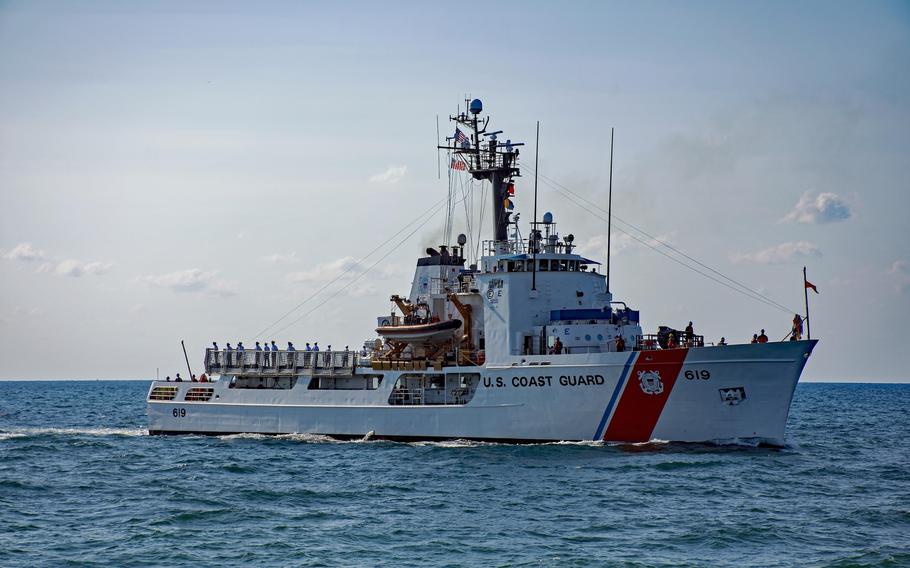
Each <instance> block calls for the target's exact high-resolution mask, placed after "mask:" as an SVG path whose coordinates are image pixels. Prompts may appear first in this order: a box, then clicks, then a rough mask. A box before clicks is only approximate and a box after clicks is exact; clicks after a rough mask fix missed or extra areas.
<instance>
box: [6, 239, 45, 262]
mask: <svg viewBox="0 0 910 568" xmlns="http://www.w3.org/2000/svg"><path fill="white" fill-rule="evenodd" d="M45 256H46V255H45V254H44V251H43V250H38V249H36V248H35V247H33V246H32V243H19V244H18V245H16V248H14V249H13V250H11V251H9V252H8V253H6V254H4V255H3V257H4V258H6V259H9V260H21V261H24V262H31V261H33V260H43V259H44V258H45Z"/></svg>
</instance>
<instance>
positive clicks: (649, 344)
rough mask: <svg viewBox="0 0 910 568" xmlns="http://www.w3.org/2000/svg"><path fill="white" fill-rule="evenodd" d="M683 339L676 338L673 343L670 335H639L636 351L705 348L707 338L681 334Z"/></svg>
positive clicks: (636, 341)
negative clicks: (689, 336)
mask: <svg viewBox="0 0 910 568" xmlns="http://www.w3.org/2000/svg"><path fill="white" fill-rule="evenodd" d="M680 335H681V337H677V338H674V341H673V342H672V343H671V342H670V338H669V335H664V334H659V333H647V334H645V335H639V336H638V337H637V339H636V340H635V351H653V350H655V349H675V348H680V347H704V346H705V336H704V335H693V336H692V337H691V338H687V337H686V335H685V334H684V333H683V334H680Z"/></svg>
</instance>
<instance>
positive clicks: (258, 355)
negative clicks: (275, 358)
mask: <svg viewBox="0 0 910 568" xmlns="http://www.w3.org/2000/svg"><path fill="white" fill-rule="evenodd" d="M261 364H262V345H259V342H258V341H257V342H256V366H259V365H261Z"/></svg>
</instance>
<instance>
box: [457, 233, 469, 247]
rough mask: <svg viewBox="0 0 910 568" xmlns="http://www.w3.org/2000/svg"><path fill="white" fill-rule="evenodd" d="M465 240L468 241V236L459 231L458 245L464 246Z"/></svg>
mask: <svg viewBox="0 0 910 568" xmlns="http://www.w3.org/2000/svg"><path fill="white" fill-rule="evenodd" d="M467 242H468V237H466V236H465V234H464V233H461V234H460V235H458V244H459V245H461V246H464V245H465V243H467Z"/></svg>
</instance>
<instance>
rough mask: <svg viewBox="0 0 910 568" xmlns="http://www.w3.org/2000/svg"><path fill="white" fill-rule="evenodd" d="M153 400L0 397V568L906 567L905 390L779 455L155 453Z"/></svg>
mask: <svg viewBox="0 0 910 568" xmlns="http://www.w3.org/2000/svg"><path fill="white" fill-rule="evenodd" d="M147 388H148V383H146V382H129V381H123V382H99V381H60V382H0V565H2V566H169V567H172V566H189V565H193V566H203V565H206V566H240V565H244V566H249V565H252V566H379V565H383V566H426V565H440V566H610V565H624V566H663V565H685V566H693V565H696V566H910V425H908V413H907V409H908V405H910V385H857V384H852V385H845V384H801V385H799V387H798V388H797V391H796V398H795V401H794V405H793V409H792V412H791V417H790V422H789V425H788V445H787V446H786V447H785V448H782V449H768V448H756V447H749V446H711V445H681V444H680V445H678V444H666V443H650V444H643V445H600V444H593V443H592V444H542V445H526V446H516V445H505V444H482V443H469V442H450V443H413V444H403V443H393V442H382V441H369V442H336V441H331V440H326V439H321V438H318V437H311V436H300V435H291V436H280V437H262V436H225V437H199V436H187V437H158V436H148V435H146V431H145V403H144V398H145V394H146V391H147Z"/></svg>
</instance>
